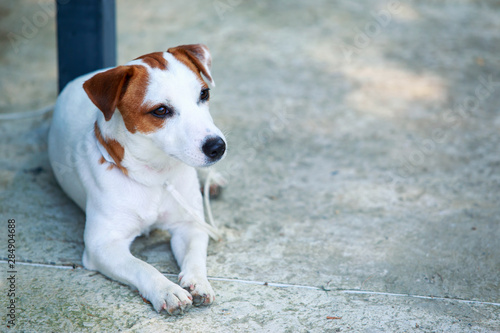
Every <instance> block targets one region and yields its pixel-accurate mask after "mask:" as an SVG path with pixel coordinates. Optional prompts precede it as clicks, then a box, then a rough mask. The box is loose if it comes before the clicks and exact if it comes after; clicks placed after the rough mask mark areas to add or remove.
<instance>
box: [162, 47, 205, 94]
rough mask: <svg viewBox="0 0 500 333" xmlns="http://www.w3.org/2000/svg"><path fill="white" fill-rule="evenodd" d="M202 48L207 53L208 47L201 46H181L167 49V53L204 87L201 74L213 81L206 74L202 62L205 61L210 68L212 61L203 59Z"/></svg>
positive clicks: (203, 52)
mask: <svg viewBox="0 0 500 333" xmlns="http://www.w3.org/2000/svg"><path fill="white" fill-rule="evenodd" d="M204 48H205V49H206V50H207V51H208V47H206V46H205V45H201V44H193V45H181V46H177V47H172V48H169V49H168V50H167V52H169V53H171V54H172V55H173V56H174V57H175V58H176V59H177V60H179V61H180V62H182V63H183V64H184V65H186V66H187V67H188V68H189V69H190V70H192V71H193V72H194V73H195V74H196V76H197V77H198V78H199V79H200V81H201V82H203V84H204V86H206V84H205V81H204V80H203V78H202V76H201V74H203V75H204V76H205V77H206V78H207V79H208V80H209V81H212V82H213V80H212V77H211V76H210V74H209V73H208V68H206V67H205V65H204V64H203V63H202V61H203V62H205V61H206V62H207V65H208V67H210V65H211V62H212V60H211V58H208V59H205V49H204ZM200 73H201V74H200Z"/></svg>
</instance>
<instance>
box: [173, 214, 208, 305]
mask: <svg viewBox="0 0 500 333" xmlns="http://www.w3.org/2000/svg"><path fill="white" fill-rule="evenodd" d="M171 234H172V240H171V245H172V251H173V253H174V256H175V258H176V260H177V263H178V264H179V267H180V268H181V272H180V274H179V283H180V285H181V287H183V288H184V289H186V290H188V291H189V292H190V293H191V295H192V296H193V305H195V306H199V305H209V304H211V303H212V302H213V301H214V299H215V293H214V291H213V289H212V286H211V285H210V283H209V282H208V279H207V265H206V258H207V246H208V235H207V234H206V233H205V232H204V231H202V230H200V229H198V228H197V227H196V226H194V225H192V224H190V223H186V224H184V225H182V226H177V227H176V228H175V229H172V230H171Z"/></svg>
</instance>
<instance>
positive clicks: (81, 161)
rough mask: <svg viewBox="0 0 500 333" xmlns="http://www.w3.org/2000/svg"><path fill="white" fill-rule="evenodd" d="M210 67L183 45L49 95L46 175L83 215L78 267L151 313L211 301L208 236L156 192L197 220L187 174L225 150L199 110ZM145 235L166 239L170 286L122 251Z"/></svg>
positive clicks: (204, 54) (201, 48) (193, 182)
mask: <svg viewBox="0 0 500 333" xmlns="http://www.w3.org/2000/svg"><path fill="white" fill-rule="evenodd" d="M210 64H211V56H210V53H209V51H208V48H207V47H206V46H205V45H201V44H197V45H183V46H178V47H174V48H170V49H168V51H166V52H156V53H151V54H146V55H144V56H142V57H139V58H137V59H135V60H133V61H131V62H129V63H127V64H126V65H124V66H118V67H115V68H111V69H106V70H101V71H97V72H94V73H90V74H88V75H84V76H82V77H79V78H77V79H75V80H74V81H72V82H70V83H69V84H68V85H67V86H66V88H65V89H64V90H63V91H62V93H61V95H60V96H59V98H58V100H57V104H56V107H55V111H54V118H53V121H52V126H51V129H50V132H49V158H50V162H51V165H52V167H53V170H54V173H55V176H56V178H57V180H58V182H59V184H60V185H61V187H62V188H63V190H64V191H65V192H66V193H67V194H68V195H69V197H70V198H71V199H73V200H74V201H75V202H76V203H77V204H78V205H79V206H80V207H81V208H82V209H83V210H85V212H86V224H85V232H84V242H85V250H84V253H83V265H84V266H85V267H86V268H87V269H90V270H97V271H99V272H101V273H102V274H104V275H106V276H108V277H110V278H112V279H114V280H117V281H120V282H122V283H125V284H128V285H130V286H132V287H135V288H137V289H138V291H139V292H140V294H141V295H142V296H143V297H144V298H146V299H147V300H149V301H150V302H151V304H152V305H153V307H154V308H155V309H156V310H157V311H158V312H160V311H161V310H163V309H165V310H166V311H167V312H168V313H170V314H179V313H182V312H183V311H185V310H186V309H187V308H188V307H189V306H191V305H192V304H193V305H208V304H210V303H212V302H213V301H214V291H213V289H212V287H211V286H210V283H209V282H208V279H207V275H206V255H207V245H208V235H207V233H206V232H205V231H204V230H203V229H202V228H199V227H198V226H197V224H196V223H195V222H194V221H193V220H192V216H190V215H189V214H187V213H186V211H185V210H184V209H183V207H181V206H179V204H178V203H177V202H176V201H175V200H174V198H172V195H171V193H169V192H168V191H167V190H166V187H167V186H166V184H169V186H174V187H175V189H176V190H177V192H178V193H180V195H182V197H183V199H184V201H185V202H187V203H188V204H189V205H190V206H191V207H192V208H193V209H194V210H195V211H196V212H197V213H198V214H199V215H200V216H203V204H202V197H201V193H200V187H199V183H198V176H197V173H196V170H195V167H206V166H209V165H212V164H214V163H215V162H217V161H219V160H220V159H221V158H222V157H223V156H224V155H225V151H226V141H225V138H224V135H223V134H222V133H221V131H220V130H219V129H218V128H217V127H216V126H215V125H214V123H213V120H212V118H211V116H210V114H209V110H208V104H209V97H210V94H209V88H208V86H207V84H206V83H205V81H204V79H203V77H204V78H205V79H206V80H207V81H208V82H209V83H211V84H212V85H213V83H214V82H213V80H212V77H211V74H210ZM202 75H203V77H202ZM155 228H159V229H164V230H168V231H169V232H170V233H171V235H172V238H171V246H172V250H173V254H174V256H175V258H176V260H177V263H178V265H179V267H180V269H181V272H180V274H179V284H180V285H177V284H175V283H173V282H171V281H170V280H168V279H167V278H166V277H165V276H164V275H163V274H161V273H160V272H159V271H158V270H157V269H156V268H154V267H153V266H151V265H149V264H147V263H146V262H144V261H142V260H139V259H137V258H135V257H134V256H133V255H132V254H131V253H130V250H129V247H130V245H131V243H132V241H133V240H134V239H135V238H136V237H137V236H139V235H141V234H144V233H148V232H149V231H150V230H152V229H155Z"/></svg>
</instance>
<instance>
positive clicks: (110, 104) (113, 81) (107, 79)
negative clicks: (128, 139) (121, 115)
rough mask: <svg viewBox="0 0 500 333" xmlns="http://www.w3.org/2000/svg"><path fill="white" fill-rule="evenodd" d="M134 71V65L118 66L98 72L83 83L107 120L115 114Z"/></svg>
mask: <svg viewBox="0 0 500 333" xmlns="http://www.w3.org/2000/svg"><path fill="white" fill-rule="evenodd" d="M133 72H134V68H133V66H118V67H115V68H113V69H110V70H107V71H105V72H101V73H97V74H96V75H94V76H92V77H91V78H90V79H88V80H87V81H85V82H84V83H83V89H84V90H85V92H86V93H87V95H88V96H89V98H90V100H91V101H92V103H94V104H95V105H96V106H97V107H98V108H99V110H101V111H102V113H103V114H104V119H106V121H108V120H110V119H111V116H113V113H114V112H115V109H116V107H117V105H118V102H119V100H120V98H121V97H122V95H123V93H124V92H125V90H126V86H127V82H128V80H129V79H130V77H131V76H132V75H133V74H134V73H133Z"/></svg>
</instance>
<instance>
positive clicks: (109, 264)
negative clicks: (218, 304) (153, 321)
mask: <svg viewBox="0 0 500 333" xmlns="http://www.w3.org/2000/svg"><path fill="white" fill-rule="evenodd" d="M96 222H98V221H97V220H92V221H89V220H87V224H86V227H85V235H84V238H85V250H84V253H83V265H84V266H85V268H87V269H91V270H97V271H99V272H100V273H102V274H104V275H106V276H108V277H110V278H112V279H114V280H116V281H119V282H122V283H125V284H128V285H130V286H132V287H135V288H137V289H138V291H139V293H140V294H141V295H142V296H143V297H144V298H146V299H147V300H149V301H150V302H151V304H152V305H153V307H154V308H155V309H156V311H158V312H160V311H161V310H163V309H165V310H166V311H167V312H168V313H169V314H181V313H182V312H184V311H185V310H187V308H189V307H190V306H191V304H192V300H193V297H192V296H191V295H190V294H189V293H188V292H187V291H186V290H185V289H183V288H181V287H180V286H178V285H177V284H175V283H173V282H172V281H170V280H168V279H167V278H166V277H165V276H164V275H163V274H161V273H160V272H159V271H158V270H157V269H156V268H154V267H153V266H151V265H149V264H147V263H146V262H144V261H142V260H140V259H137V258H136V257H134V256H133V255H132V254H131V253H130V250H129V247H130V244H131V243H132V241H133V237H128V239H127V238H122V237H121V236H122V234H120V232H117V231H116V229H115V230H109V229H107V228H105V227H103V226H105V222H104V221H99V222H101V223H100V224H99V223H96Z"/></svg>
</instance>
